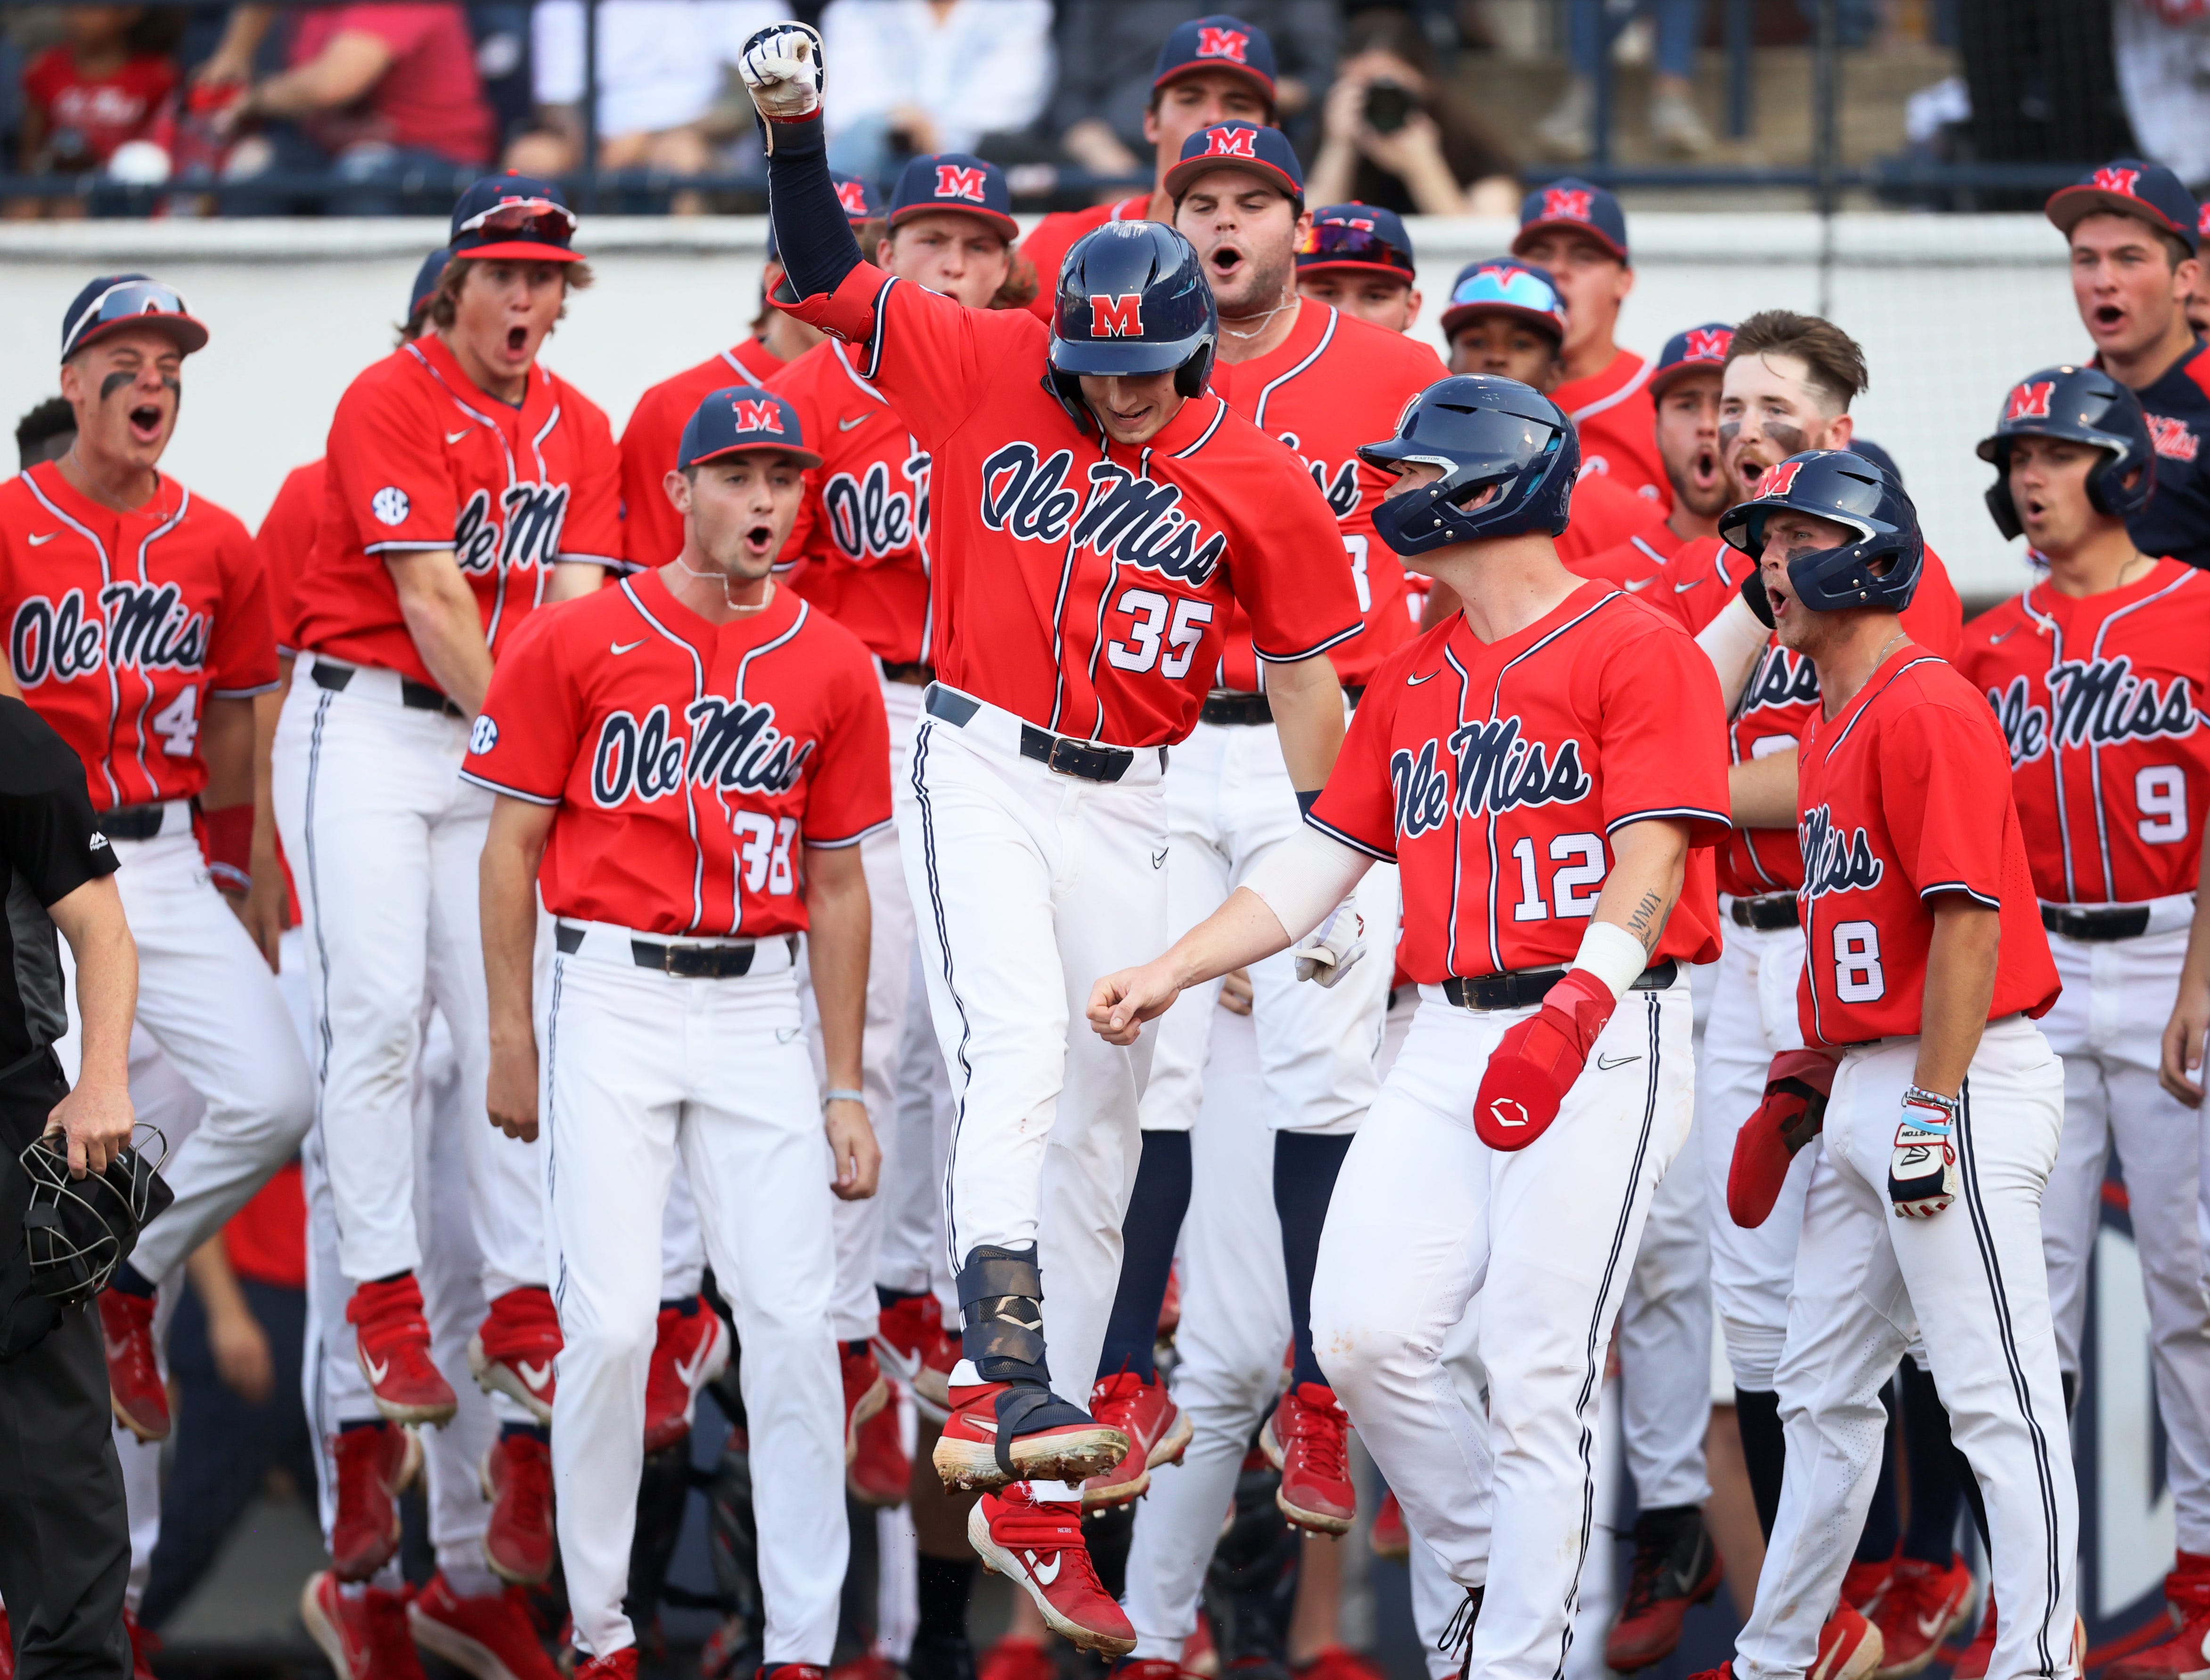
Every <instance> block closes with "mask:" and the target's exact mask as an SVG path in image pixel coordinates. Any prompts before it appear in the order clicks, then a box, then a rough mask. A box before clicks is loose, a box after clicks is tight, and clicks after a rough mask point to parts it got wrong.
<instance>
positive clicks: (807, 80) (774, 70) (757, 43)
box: [737, 23, 821, 123]
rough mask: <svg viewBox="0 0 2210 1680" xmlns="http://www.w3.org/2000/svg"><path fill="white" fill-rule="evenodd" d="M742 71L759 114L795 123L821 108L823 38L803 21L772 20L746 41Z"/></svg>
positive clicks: (739, 63) (739, 67)
mask: <svg viewBox="0 0 2210 1680" xmlns="http://www.w3.org/2000/svg"><path fill="white" fill-rule="evenodd" d="M737 70H738V74H740V75H742V76H743V77H744V79H745V87H746V89H747V91H749V92H750V93H751V94H752V104H753V105H755V106H756V107H758V111H759V114H760V115H761V116H763V117H766V118H767V119H768V121H769V122H770V123H790V122H795V121H797V120H798V119H799V118H800V117H811V116H812V114H813V113H814V112H815V111H818V110H820V109H821V37H820V36H818V35H817V34H815V33H813V31H812V30H811V29H809V28H807V27H806V26H805V25H804V24H802V23H770V25H768V27H766V28H764V29H762V30H760V31H758V33H755V34H754V35H753V36H752V39H750V40H748V41H746V43H745V49H744V51H742V52H741V53H740V54H739V55H738V57H737Z"/></svg>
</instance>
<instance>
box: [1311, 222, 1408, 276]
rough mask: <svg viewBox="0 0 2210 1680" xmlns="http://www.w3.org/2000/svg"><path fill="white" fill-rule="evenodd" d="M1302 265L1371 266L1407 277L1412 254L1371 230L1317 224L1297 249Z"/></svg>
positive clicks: (1341, 225)
mask: <svg viewBox="0 0 2210 1680" xmlns="http://www.w3.org/2000/svg"><path fill="white" fill-rule="evenodd" d="M1297 257H1298V260H1299V261H1300V262H1306V263H1312V262H1372V263H1379V264H1380V265H1381V266H1383V267H1385V268H1395V269H1398V270H1399V271H1400V272H1402V273H1404V274H1410V273H1411V272H1412V270H1413V263H1412V254H1411V252H1410V251H1408V250H1404V249H1403V248H1402V247H1400V246H1398V245H1392V244H1390V243H1389V242H1388V241H1387V240H1386V239H1385V238H1382V237H1381V236H1380V234H1379V233H1377V232H1374V230H1373V229H1372V228H1370V227H1353V226H1350V223H1348V222H1339V221H1328V222H1315V223H1314V224H1313V227H1312V231H1311V232H1308V233H1307V234H1306V235H1305V237H1304V238H1303V239H1302V240H1301V241H1300V242H1299V243H1298V245H1297Z"/></svg>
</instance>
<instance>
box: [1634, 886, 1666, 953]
mask: <svg viewBox="0 0 2210 1680" xmlns="http://www.w3.org/2000/svg"><path fill="white" fill-rule="evenodd" d="M1664 927H1665V900H1664V899H1663V898H1661V897H1660V896H1659V895H1658V894H1656V893H1645V894H1643V895H1642V900H1641V902H1640V903H1639V904H1637V905H1636V906H1634V909H1633V912H1631V913H1630V914H1629V915H1628V916H1627V931H1628V932H1629V933H1631V934H1633V936H1635V937H1636V938H1637V939H1639V940H1640V941H1641V942H1642V948H1643V949H1644V950H1645V951H1654V950H1656V949H1657V936H1658V935H1659V934H1660V933H1661V932H1663V931H1664Z"/></svg>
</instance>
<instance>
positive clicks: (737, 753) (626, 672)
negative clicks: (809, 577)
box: [461, 572, 891, 938]
mask: <svg viewBox="0 0 2210 1680" xmlns="http://www.w3.org/2000/svg"><path fill="white" fill-rule="evenodd" d="M890 741H891V738H890V725H889V724H888V723H887V722H886V721H885V718H884V714H883V696H882V690H881V688H880V687H879V684H878V683H877V682H876V679H875V668H874V664H873V661H872V660H870V659H868V657H867V651H866V648H864V647H860V643H859V641H858V639H857V638H856V637H854V635H852V634H851V633H850V632H849V631H848V630H846V629H842V627H841V626H839V625H837V624H836V623H833V622H832V621H831V620H830V617H828V615H827V614H826V613H823V612H818V611H815V610H814V609H813V608H812V606H810V605H808V604H807V603H806V602H805V601H802V600H800V599H799V598H798V597H797V596H796V595H795V594H794V593H791V592H790V591H789V590H788V589H784V588H781V587H778V588H777V589H776V592H775V597H774V599H772V600H770V602H769V603H768V605H767V608H766V610H765V611H763V612H760V613H758V614H755V615H753V616H752V617H746V618H740V619H737V620H735V621H734V622H733V623H727V624H709V623H707V622H706V621H705V620H704V619H703V618H701V617H699V616H698V615H697V613H695V612H693V611H691V609H690V608H688V607H686V606H685V605H682V604H681V603H680V602H679V601H678V600H677V599H675V598H674V597H673V595H671V594H670V593H668V592H667V585H665V584H664V583H662V582H661V581H660V576H659V574H658V573H656V572H645V573H642V574H639V575H634V576H631V577H627V578H625V579H623V580H622V581H621V583H620V584H619V586H618V587H614V588H611V589H601V590H599V591H598V592H597V593H594V594H590V595H587V596H584V597H583V598H582V599H577V600H574V601H565V602H563V603H561V605H559V608H558V609H557V610H555V611H550V612H547V613H546V615H545V621H544V623H541V624H539V625H535V626H533V627H532V628H531V629H529V631H528V633H527V634H525V635H522V637H521V638H519V639H518V640H517V641H516V642H515V644H514V646H513V647H511V648H510V650H509V654H508V657H507V658H505V659H501V660H500V661H499V663H498V670H497V671H494V672H493V673H492V681H491V692H490V693H489V694H487V695H485V697H484V709H483V714H482V715H481V716H480V717H479V718H477V720H476V721H475V727H474V730H473V731H472V732H470V734H469V738H468V760H467V762H466V763H464V764H463V765H462V769H461V774H462V775H464V776H466V777H467V778H468V780H470V781H473V782H476V783H478V784H480V786H485V787H488V788H490V789H491V790H492V792H496V793H505V794H510V795H511V796H512V797H513V798H517V799H527V800H528V801H529V802H530V803H531V804H539V805H554V806H558V807H559V812H558V815H556V816H554V817H553V819H552V836H551V838H550V839H549V840H547V841H546V846H545V860H544V862H543V864H541V865H540V867H539V870H538V874H537V882H538V890H539V892H540V894H542V895H543V897H544V900H545V907H546V909H547V910H549V911H551V912H552V913H553V914H554V915H556V916H568V917H572V918H576V919H577V920H579V921H587V922H611V923H613V924H615V925H617V926H619V927H625V928H634V929H636V930H638V931H639V932H643V933H661V934H677V935H689V936H698V935H709V934H717V935H737V936H753V937H758V938H766V937H769V936H773V935H776V934H785V933H802V932H804V931H805V930H806V875H805V869H804V853H803V851H802V846H822V847H835V846H856V845H857V844H858V843H859V842H860V840H862V839H863V838H865V837H866V835H868V834H872V833H873V832H874V831H875V830H876V829H878V828H881V827H882V826H883V825H884V824H885V823H886V822H889V821H890V820H891V773H890V751H891V746H890ZM801 843H802V846H801Z"/></svg>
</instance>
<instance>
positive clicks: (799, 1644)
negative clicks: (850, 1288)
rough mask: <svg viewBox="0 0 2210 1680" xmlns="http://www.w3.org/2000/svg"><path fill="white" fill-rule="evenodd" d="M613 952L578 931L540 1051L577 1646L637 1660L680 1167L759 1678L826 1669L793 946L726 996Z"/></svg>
mask: <svg viewBox="0 0 2210 1680" xmlns="http://www.w3.org/2000/svg"><path fill="white" fill-rule="evenodd" d="M630 938H631V936H630V934H629V933H627V932H626V931H624V930H606V929H601V928H599V927H596V926H592V927H589V928H588V929H587V930H586V931H585V933H584V936H583V944H582V945H581V947H580V948H578V949H577V950H576V951H575V952H573V953H572V954H560V955H558V956H556V957H555V958H554V959H553V969H552V985H551V987H550V989H549V994H548V996H547V997H546V1002H545V1004H544V1019H543V1021H542V1024H541V1025H540V1028H539V1032H538V1042H539V1044H540V1046H541V1059H542V1067H543V1079H544V1101H543V1105H542V1108H541V1115H542V1119H541V1125H542V1127H543V1135H544V1136H545V1138H546V1180H547V1183H548V1184H549V1186H550V1192H551V1219H552V1240H553V1244H554V1278H553V1285H552V1295H553V1300H554V1301H555V1303H556V1304H558V1305H559V1310H560V1333H561V1336H562V1339H563V1341H564V1342H565V1346H564V1347H563V1349H562V1352H561V1354H560V1365H559V1391H558V1394H557V1396H556V1398H555V1400H554V1401H553V1414H552V1476H553V1488H554V1493H555V1496H556V1499H557V1502H558V1505H557V1521H558V1525H559V1539H560V1556H561V1559H562V1563H563V1566H564V1568H565V1571H566V1574H567V1581H568V1597H569V1605H570V1608H571V1612H572V1614H573V1615H574V1617H575V1635H576V1643H577V1647H578V1648H579V1649H581V1650H583V1651H584V1652H587V1653H589V1654H591V1655H594V1656H601V1657H603V1656H609V1655H611V1654H613V1653H614V1652H616V1651H618V1650H619V1649H621V1647H624V1646H625V1645H630V1644H632V1643H634V1642H635V1638H636V1635H635V1632H634V1630H633V1629H631V1626H630V1623H629V1618H628V1617H625V1615H623V1614H622V1607H621V1606H622V1595H623V1594H624V1593H625V1592H626V1591H627V1590H628V1586H629V1561H630V1546H631V1540H632V1538H634V1535H635V1531H636V1526H637V1478H638V1476H639V1474H640V1473H641V1472H642V1470H643V1462H644V1390H645V1380H646V1375H647V1371H648V1369H649V1365H650V1363H651V1358H652V1348H653V1340H654V1332H655V1323H656V1319H657V1316H658V1310H659V1304H660V1289H661V1251H660V1249H661V1245H660V1243H659V1240H658V1238H659V1233H660V1230H661V1213H662V1210H663V1208H664V1207H665V1206H666V1204H667V1190H668V1181H669V1178H670V1177H671V1175H672V1174H673V1171H674V1165H675V1158H676V1156H677V1154H678V1153H681V1155H682V1158H683V1162H684V1165H685V1169H686V1170H687V1173H688V1177H689V1178H690V1182H691V1195H692V1196H693V1198H694V1199H695V1200H696V1201H697V1206H698V1215H699V1220H700V1224H701V1226H702V1228H703V1233H704V1237H705V1242H706V1252H707V1255H708V1257H709V1259H710V1260H711V1262H712V1263H713V1267H714V1271H715V1274H716V1276H717V1277H719V1278H721V1279H722V1280H725V1284H724V1289H725V1292H726V1294H727V1296H728V1301H729V1304H730V1307H731V1310H732V1311H733V1313H734V1318H735V1322H736V1329H737V1337H738V1340H739V1342H740V1345H741V1346H742V1347H743V1348H744V1356H745V1357H744V1362H743V1367H742V1375H741V1379H740V1380H741V1382H742V1385H743V1390H744V1400H745V1410H746V1414H747V1416H748V1418H749V1422H750V1427H751V1430H752V1501H753V1508H754V1510H755V1512H756V1514H757V1515H758V1522H759V1531H760V1549H759V1551H760V1557H759V1563H760V1586H761V1592H762V1595H763V1598H764V1603H765V1606H766V1612H767V1630H766V1660H767V1662H768V1663H769V1664H770V1665H774V1664H777V1663H818V1664H824V1665H825V1664H826V1663H827V1662H828V1660H829V1658H830V1649H831V1647H833V1646H834V1644H835V1643H836V1601H837V1594H838V1592H839V1590H840V1589H841V1587H842V1583H843V1579H844V1564H845V1556H846V1551H847V1550H848V1532H847V1530H846V1527H845V1521H844V1497H843V1490H844V1430H843V1416H844V1412H843V1400H842V1382H841V1380H840V1378H839V1376H838V1374H837V1364H836V1346H835V1344H834V1342H833V1340H832V1339H831V1335H830V1293H831V1285H832V1278H833V1266H834V1260H835V1246H836V1245H835V1239H834V1237H833V1235H832V1233H831V1231H830V1213H829V1207H830V1201H831V1200H832V1197H831V1195H830V1189H829V1181H830V1177H831V1175H832V1173H833V1171H834V1167H833V1164H832V1163H831V1161H830V1153H829V1147H828V1143H827V1140H826V1139H825V1137H824V1135H823V1132H822V1129H821V1101H820V1092H819V1087H817V1086H816V1085H815V1083H814V1080H813V1069H812V1063H811V1061H810V1059H809V1057H808V1055H807V1051H806V1041H805V1039H806V1028H805V1025H804V1022H803V1021H802V1019H801V1017H800V1012H799V1006H798V989H797V985H796V984H795V979H794V974H793V972H792V969H791V966H790V958H789V946H788V943H787V942H784V941H782V940H767V941H763V942H761V943H760V944H759V945H758V947H757V948H756V956H755V960H754V967H753V971H752V972H751V973H749V974H747V975H745V976H744V977H742V978H733V979H724V980H691V979H679V978H675V977H673V976H672V975H668V974H663V973H660V972H655V971H650V970H646V969H643V968H639V967H637V966H636V963H635V961H634V960H633V959H632V957H631V953H630V947H629V941H630Z"/></svg>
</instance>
